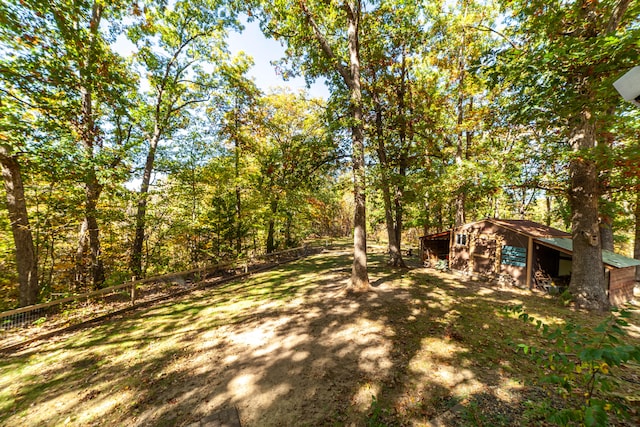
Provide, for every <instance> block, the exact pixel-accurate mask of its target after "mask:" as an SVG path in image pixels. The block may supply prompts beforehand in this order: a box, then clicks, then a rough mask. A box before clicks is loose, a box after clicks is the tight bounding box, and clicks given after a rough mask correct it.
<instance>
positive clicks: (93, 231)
mask: <svg viewBox="0 0 640 427" xmlns="http://www.w3.org/2000/svg"><path fill="white" fill-rule="evenodd" d="M91 172H92V173H90V174H89V179H88V180H87V183H86V189H85V193H86V199H87V200H86V206H85V221H86V223H87V232H88V235H89V259H90V260H91V267H90V269H91V285H92V287H93V288H94V289H99V288H101V287H102V284H103V283H104V279H105V273H104V264H103V262H102V252H101V248H100V230H99V227H98V219H97V215H98V208H97V206H98V199H99V197H100V193H101V192H102V185H101V184H100V183H99V182H98V179H97V177H96V176H95V172H94V171H93V170H92V171H91Z"/></svg>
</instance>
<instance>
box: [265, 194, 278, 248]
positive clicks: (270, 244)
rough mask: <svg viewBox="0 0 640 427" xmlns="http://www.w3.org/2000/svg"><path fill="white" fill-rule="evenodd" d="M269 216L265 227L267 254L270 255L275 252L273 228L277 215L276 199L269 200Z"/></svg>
mask: <svg viewBox="0 0 640 427" xmlns="http://www.w3.org/2000/svg"><path fill="white" fill-rule="evenodd" d="M270 204H271V206H270V207H271V216H270V217H269V224H268V226H267V253H268V254H270V253H272V252H274V251H275V250H276V244H275V232H276V231H275V228H276V214H277V213H278V199H273V200H271V203H270Z"/></svg>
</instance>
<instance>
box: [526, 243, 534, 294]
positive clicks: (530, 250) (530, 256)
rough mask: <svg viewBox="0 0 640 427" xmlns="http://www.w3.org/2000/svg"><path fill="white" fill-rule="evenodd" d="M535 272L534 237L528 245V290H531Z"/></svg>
mask: <svg viewBox="0 0 640 427" xmlns="http://www.w3.org/2000/svg"><path fill="white" fill-rule="evenodd" d="M532 270H533V237H529V241H528V243H527V289H531V272H532Z"/></svg>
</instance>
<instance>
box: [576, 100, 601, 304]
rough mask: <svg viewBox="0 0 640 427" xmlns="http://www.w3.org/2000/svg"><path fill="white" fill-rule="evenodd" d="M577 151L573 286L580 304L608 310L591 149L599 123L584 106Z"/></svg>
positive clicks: (594, 169)
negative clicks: (596, 126) (596, 122)
mask: <svg viewBox="0 0 640 427" xmlns="http://www.w3.org/2000/svg"><path fill="white" fill-rule="evenodd" d="M570 143H571V147H572V150H573V153H574V156H573V159H572V160H571V162H570V164H569V174H570V189H569V204H570V206H571V232H572V237H573V261H572V271H571V282H570V284H569V290H570V291H571V293H572V294H573V296H574V298H575V301H576V304H577V305H578V306H579V307H582V308H587V309H590V310H606V309H608V308H609V300H608V297H607V292H606V289H605V277H604V265H603V263H602V247H601V243H600V229H599V225H598V201H599V194H598V193H599V192H598V188H599V186H598V173H597V168H596V164H595V162H594V161H593V160H592V159H591V158H590V154H591V153H590V151H591V150H592V149H593V148H594V147H595V145H596V140H595V124H594V120H593V119H592V117H591V113H590V111H588V110H587V109H584V110H583V111H582V112H581V114H580V117H579V118H578V120H577V123H575V125H574V128H573V131H572V133H571V140H570Z"/></svg>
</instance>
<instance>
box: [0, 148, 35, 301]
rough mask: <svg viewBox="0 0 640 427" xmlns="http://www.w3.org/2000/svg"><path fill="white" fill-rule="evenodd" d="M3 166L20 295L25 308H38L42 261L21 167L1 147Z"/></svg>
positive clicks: (0, 154) (1, 163) (0, 163)
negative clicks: (36, 246) (31, 223)
mask: <svg viewBox="0 0 640 427" xmlns="http://www.w3.org/2000/svg"><path fill="white" fill-rule="evenodd" d="M0 166H1V167H2V178H3V181H4V188H5V190H6V196H7V210H8V212H9V221H11V232H12V233H13V241H14V244H15V248H16V266H17V270H18V284H19V285H18V286H19V288H18V291H19V292H18V293H19V304H20V306H21V307H24V306H26V305H32V304H35V303H36V302H37V301H38V295H39V294H40V285H39V283H38V259H37V254H36V251H35V248H34V245H33V236H32V234H31V228H30V226H29V216H28V213H27V203H26V200H25V197H24V186H23V184H22V175H21V173H20V164H19V163H18V161H17V160H16V158H15V157H14V156H12V155H11V153H10V150H9V149H8V148H7V147H6V146H4V145H0Z"/></svg>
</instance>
